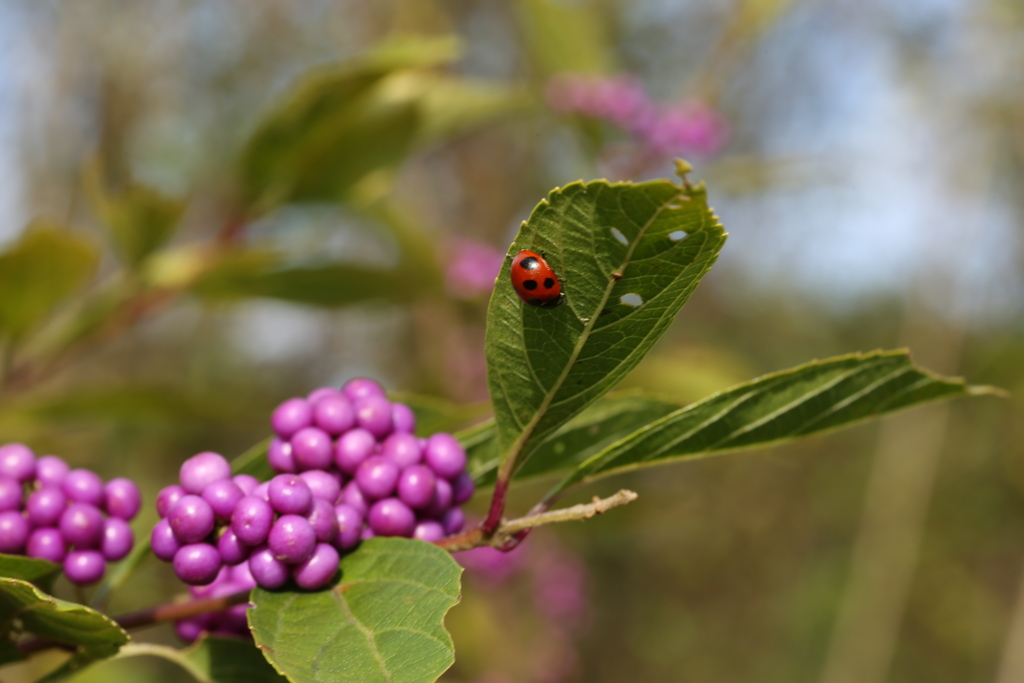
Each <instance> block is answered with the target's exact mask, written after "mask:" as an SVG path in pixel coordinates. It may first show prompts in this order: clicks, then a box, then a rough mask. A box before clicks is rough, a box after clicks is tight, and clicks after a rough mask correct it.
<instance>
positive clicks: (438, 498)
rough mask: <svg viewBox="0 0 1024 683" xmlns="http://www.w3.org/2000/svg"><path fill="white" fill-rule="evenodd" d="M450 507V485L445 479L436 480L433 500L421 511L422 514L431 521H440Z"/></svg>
mask: <svg viewBox="0 0 1024 683" xmlns="http://www.w3.org/2000/svg"><path fill="white" fill-rule="evenodd" d="M451 506H452V485H451V484H450V483H449V482H448V480H447V479H438V480H437V485H436V487H435V489H434V500H432V501H430V505H428V506H427V507H426V509H425V510H423V514H424V515H426V516H427V517H431V518H433V519H440V518H441V517H442V516H444V513H446V512H448V508H450V507H451Z"/></svg>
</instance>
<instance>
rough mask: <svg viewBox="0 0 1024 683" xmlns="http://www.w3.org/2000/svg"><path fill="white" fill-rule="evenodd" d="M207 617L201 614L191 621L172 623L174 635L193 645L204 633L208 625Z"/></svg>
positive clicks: (184, 620)
mask: <svg viewBox="0 0 1024 683" xmlns="http://www.w3.org/2000/svg"><path fill="white" fill-rule="evenodd" d="M206 617H207V615H206V614H203V615H200V616H198V617H192V618H191V619H182V620H180V621H176V622H174V633H175V635H177V636H178V637H179V638H181V639H182V640H183V641H185V642H186V643H190V644H191V643H194V642H196V641H197V640H199V636H201V635H203V633H205V632H206V630H207V628H208V624H209V619H206Z"/></svg>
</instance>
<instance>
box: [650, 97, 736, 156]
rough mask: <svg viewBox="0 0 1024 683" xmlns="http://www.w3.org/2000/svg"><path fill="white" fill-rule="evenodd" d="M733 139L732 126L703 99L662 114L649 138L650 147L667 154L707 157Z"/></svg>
mask: <svg viewBox="0 0 1024 683" xmlns="http://www.w3.org/2000/svg"><path fill="white" fill-rule="evenodd" d="M728 140H729V124H728V123H727V122H726V120H725V119H724V118H722V116H721V115H720V114H719V113H718V112H717V111H715V109H714V108H712V107H711V106H710V105H708V104H706V103H704V102H700V101H699V100H688V101H685V102H681V103H679V104H677V105H675V106H674V107H670V108H668V109H665V110H664V111H662V112H661V115H660V116H659V117H658V119H657V121H656V122H655V124H654V126H653V127H652V128H651V130H650V132H649V133H648V136H647V144H648V145H650V147H651V148H652V149H653V150H654V151H656V152H658V153H661V154H664V155H675V154H684V155H689V156H694V157H702V158H707V157H710V156H714V155H715V154H717V153H718V151H719V150H721V149H722V147H724V146H725V143H726V142H727V141H728Z"/></svg>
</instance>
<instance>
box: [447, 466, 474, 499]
mask: <svg viewBox="0 0 1024 683" xmlns="http://www.w3.org/2000/svg"><path fill="white" fill-rule="evenodd" d="M475 491H476V484H474V483H473V477H471V476H469V472H463V473H462V474H460V475H459V476H457V477H455V479H453V480H452V502H453V503H455V504H456V505H462V504H463V503H465V502H466V501H467V500H469V499H470V498H472V497H473V493H474V492H475Z"/></svg>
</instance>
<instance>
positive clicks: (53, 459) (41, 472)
mask: <svg viewBox="0 0 1024 683" xmlns="http://www.w3.org/2000/svg"><path fill="white" fill-rule="evenodd" d="M70 471H71V468H70V467H68V464H67V463H66V462H64V460H63V459H61V458H58V457H57V456H56V455H44V456H43V457H41V458H39V459H38V460H36V479H38V480H39V484H40V486H58V487H59V486H60V485H61V484H62V483H64V477H66V476H68V472H70Z"/></svg>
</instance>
